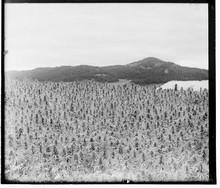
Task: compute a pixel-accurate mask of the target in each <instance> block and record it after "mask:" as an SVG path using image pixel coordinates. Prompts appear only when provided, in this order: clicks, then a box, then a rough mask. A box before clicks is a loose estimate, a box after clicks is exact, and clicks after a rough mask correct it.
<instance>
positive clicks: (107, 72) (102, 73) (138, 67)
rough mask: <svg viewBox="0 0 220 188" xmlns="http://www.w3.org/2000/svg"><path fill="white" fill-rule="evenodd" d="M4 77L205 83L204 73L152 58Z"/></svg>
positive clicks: (28, 72) (37, 69)
mask: <svg viewBox="0 0 220 188" xmlns="http://www.w3.org/2000/svg"><path fill="white" fill-rule="evenodd" d="M6 77H9V78H11V79H19V80H22V79H33V80H38V81H53V82H59V81H63V82H72V81H76V80H91V79H92V80H95V81H99V82H115V81H118V80H119V79H127V80H131V81H132V82H134V83H137V84H153V83H165V82H168V81H171V80H183V81H184V80H207V79H208V70H205V69H199V68H189V67H183V66H180V65H177V64H175V63H172V62H167V61H163V60H160V59H158V58H155V57H148V58H145V59H142V60H140V61H136V62H133V63H130V64H127V65H113V66H105V67H97V66H88V65H79V66H60V67H53V68H49V67H46V68H36V69H33V70H28V71H9V72H6Z"/></svg>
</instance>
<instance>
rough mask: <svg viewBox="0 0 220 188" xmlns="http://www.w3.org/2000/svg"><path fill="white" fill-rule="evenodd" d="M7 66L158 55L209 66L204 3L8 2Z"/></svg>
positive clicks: (111, 62) (112, 62)
mask: <svg viewBox="0 0 220 188" xmlns="http://www.w3.org/2000/svg"><path fill="white" fill-rule="evenodd" d="M5 17H6V20H5V33H6V43H5V44H6V49H7V50H8V54H7V55H6V61H5V67H6V70H27V69H33V68H36V67H55V66H61V65H72V66H74V65H81V64H86V65H95V66H106V65H115V64H128V63H131V62H133V61H137V60H140V59H143V58H146V57H149V56H150V57H152V56H153V57H157V58H160V59H162V60H167V61H172V62H175V63H177V64H180V65H184V66H190V67H199V68H206V69H207V68H208V6H207V5H206V4H149V3H146V4H140V3H139V4H118V3H117V4H106V3H105V4H6V16H5Z"/></svg>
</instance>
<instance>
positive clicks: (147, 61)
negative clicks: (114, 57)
mask: <svg viewBox="0 0 220 188" xmlns="http://www.w3.org/2000/svg"><path fill="white" fill-rule="evenodd" d="M164 63H167V62H166V61H163V60H161V59H158V58H156V57H147V58H144V59H142V60H140V61H135V62H133V63H130V64H128V66H131V67H135V66H159V65H162V64H164Z"/></svg>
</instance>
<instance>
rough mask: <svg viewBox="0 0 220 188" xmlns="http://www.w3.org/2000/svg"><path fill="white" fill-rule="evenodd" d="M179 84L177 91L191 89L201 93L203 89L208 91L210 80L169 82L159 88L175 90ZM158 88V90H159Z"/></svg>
mask: <svg viewBox="0 0 220 188" xmlns="http://www.w3.org/2000/svg"><path fill="white" fill-rule="evenodd" d="M176 84H177V89H178V90H179V89H181V88H183V89H188V88H191V89H193V90H194V91H199V90H200V88H201V89H208V80H203V81H176V80H175V81H169V82H167V83H165V84H163V85H161V86H160V87H159V88H161V89H174V88H175V85H176ZM159 88H158V89H159Z"/></svg>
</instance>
